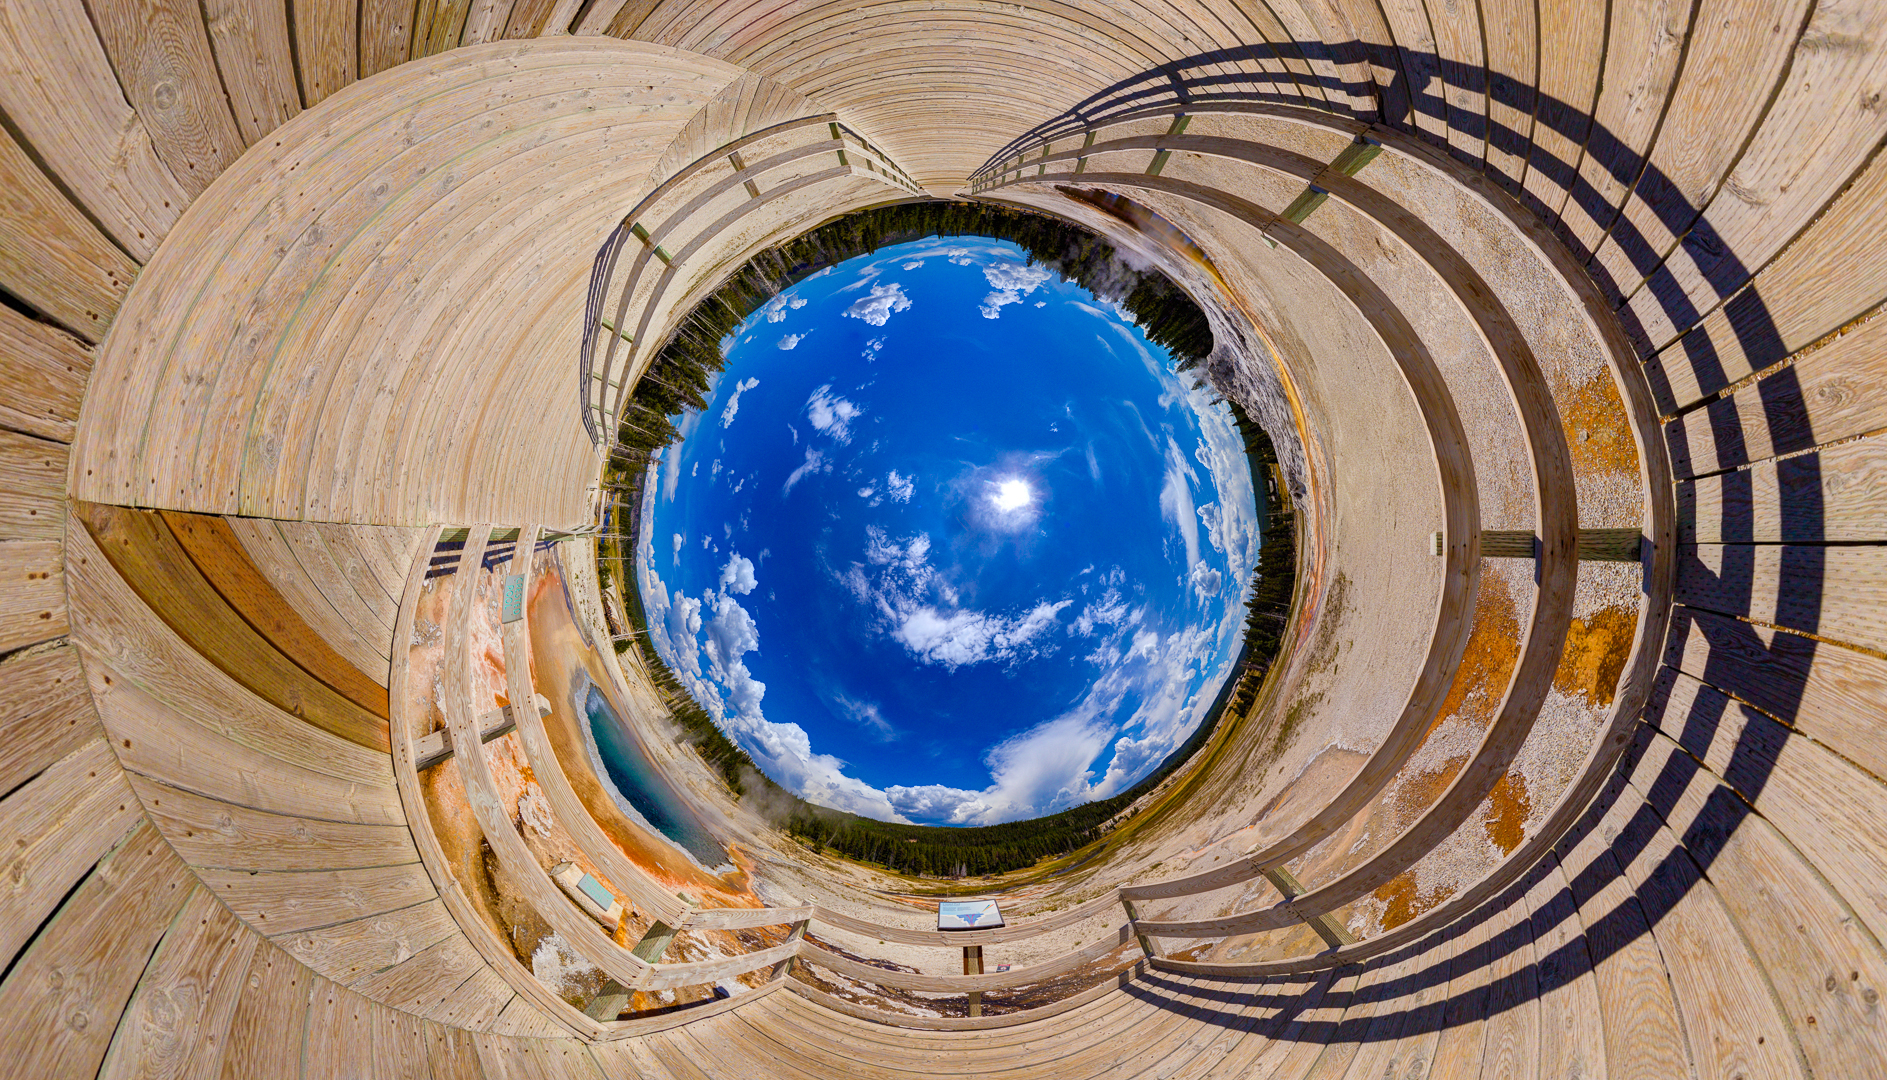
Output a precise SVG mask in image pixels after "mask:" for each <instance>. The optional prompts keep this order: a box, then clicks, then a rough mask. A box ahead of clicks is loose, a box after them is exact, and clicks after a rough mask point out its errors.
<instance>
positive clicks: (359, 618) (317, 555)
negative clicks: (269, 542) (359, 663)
mask: <svg viewBox="0 0 1887 1080" xmlns="http://www.w3.org/2000/svg"><path fill="white" fill-rule="evenodd" d="M276 528H277V530H278V531H280V532H281V534H282V536H283V537H284V538H285V539H286V540H287V541H288V542H289V544H290V546H291V547H293V549H294V551H295V558H296V559H297V560H298V561H299V562H300V563H301V566H302V569H304V570H306V571H307V572H308V578H309V580H311V581H313V582H314V583H315V585H316V586H317V587H318V588H319V589H320V590H321V593H322V595H324V596H326V597H327V598H328V602H329V603H331V604H333V605H334V610H335V611H336V612H338V613H339V614H340V616H341V619H342V620H343V621H344V622H346V624H347V627H348V629H349V630H350V631H352V633H353V635H354V638H355V640H356V641H358V642H359V645H358V647H356V648H354V649H352V650H351V651H352V652H354V653H356V654H358V655H361V656H366V655H370V654H371V655H373V656H376V657H378V658H379V660H380V662H381V663H382V664H384V663H386V662H387V660H388V652H389V641H388V638H389V637H390V636H391V634H392V632H393V627H392V625H391V624H390V623H387V622H382V621H381V619H380V614H379V612H378V611H376V610H374V609H372V608H369V607H368V606H367V605H366V603H365V602H363V601H362V600H361V598H360V593H359V591H358V590H359V589H360V587H361V586H363V585H365V586H368V587H370V588H378V587H379V583H378V582H377V581H374V580H372V579H370V578H369V577H368V573H367V570H366V568H365V567H363V566H361V565H360V564H359V563H358V561H355V562H354V563H353V564H352V565H348V564H346V563H343V562H341V561H339V560H336V559H335V557H334V553H333V552H332V551H330V550H329V549H328V545H327V541H326V540H325V539H323V538H322V535H321V533H320V532H319V531H317V530H316V529H315V528H314V526H313V525H311V524H309V523H307V522H302V521H279V522H276Z"/></svg>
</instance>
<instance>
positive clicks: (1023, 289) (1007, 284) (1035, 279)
mask: <svg viewBox="0 0 1887 1080" xmlns="http://www.w3.org/2000/svg"><path fill="white" fill-rule="evenodd" d="M1054 276H1055V275H1054V273H1053V272H1052V271H1050V270H1049V269H1048V268H1047V267H1045V266H1024V265H1023V264H1021V263H1013V262H999V263H992V264H990V265H989V266H985V267H983V277H984V278H985V279H986V280H987V281H988V282H989V287H990V288H991V289H994V290H995V291H994V292H992V293H990V294H989V295H988V296H985V297H983V318H985V319H994V318H997V317H998V316H1000V315H1001V314H1002V309H1003V306H1004V305H1005V304H1019V303H1021V302H1022V298H1023V297H1025V296H1027V295H1029V294H1030V293H1032V292H1034V291H1035V290H1036V289H1037V288H1040V287H1041V285H1042V284H1043V283H1044V282H1046V281H1048V279H1049V278H1052V277H1054Z"/></svg>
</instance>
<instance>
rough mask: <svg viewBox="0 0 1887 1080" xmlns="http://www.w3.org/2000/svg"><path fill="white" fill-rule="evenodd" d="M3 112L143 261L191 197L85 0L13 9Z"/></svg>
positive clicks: (0, 81) (2, 40)
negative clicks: (129, 96) (161, 152)
mask: <svg viewBox="0 0 1887 1080" xmlns="http://www.w3.org/2000/svg"><path fill="white" fill-rule="evenodd" d="M0 111H4V112H5V113H6V117H7V120H8V123H9V126H10V127H11V129H12V130H13V131H15V132H17V133H18V134H19V135H20V136H21V137H22V138H23V139H25V140H26V142H27V143H28V144H29V145H31V146H32V148H33V151H34V153H35V155H36V156H37V157H38V159H39V160H40V161H43V162H45V163H46V167H47V168H48V169H49V170H51V172H52V173H53V175H54V176H56V177H58V179H59V182H60V184H61V185H63V187H64V188H65V190H67V191H69V192H71V193H72V195H73V197H75V198H76V199H78V200H79V202H80V203H82V204H83V205H84V207H85V209H86V210H87V211H88V212H89V213H90V215H91V217H92V219H93V220H95V221H97V222H98V223H99V224H100V225H102V226H103V227H104V229H105V231H106V232H107V233H109V234H110V235H111V238H112V239H113V240H115V241H117V243H118V246H119V247H121V248H123V249H124V250H125V251H126V252H127V253H129V254H130V255H131V257H132V258H134V259H137V260H138V261H140V262H144V261H148V260H149V259H150V257H151V254H152V253H153V252H155V251H156V250H157V244H158V241H160V240H162V239H163V238H164V234H165V233H168V232H169V231H170V229H171V226H173V225H175V224H176V223H177V218H178V216H179V215H181V214H182V213H183V209H184V207H186V206H188V205H189V204H190V195H189V193H188V192H187V191H186V190H185V189H184V187H183V186H182V185H181V184H179V183H178V182H177V179H176V177H174V176H172V175H171V172H170V169H169V168H168V167H167V166H166V165H165V164H164V162H163V160H162V159H161V158H160V157H159V156H158V153H157V149H156V147H155V146H153V145H152V142H151V135H150V132H149V131H148V130H147V129H146V128H145V126H144V123H143V121H142V120H141V119H140V118H139V116H138V114H137V113H136V112H135V111H134V110H133V109H132V108H131V106H130V105H129V104H128V103H127V102H126V101H125V97H124V92H123V91H122V90H121V89H120V88H119V85H118V77H117V76H116V75H115V74H114V73H113V72H112V70H111V61H110V59H108V58H107V57H106V56H105V49H104V46H103V45H101V44H100V43H99V40H98V34H97V33H96V32H95V31H94V30H93V29H92V21H91V18H90V16H88V15H87V14H86V11H85V4H84V2H83V0H42V2H40V3H32V4H21V5H18V6H16V7H14V8H12V9H11V10H10V12H9V18H8V19H7V20H6V21H5V23H4V24H0ZM126 281H127V283H129V279H128V278H127V279H126ZM61 321H62V322H63V321H64V320H63V319H62V320H61ZM68 325H70V324H68ZM72 329H74V330H78V329H80V327H78V326H72Z"/></svg>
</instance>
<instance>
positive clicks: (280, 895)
mask: <svg viewBox="0 0 1887 1080" xmlns="http://www.w3.org/2000/svg"><path fill="white" fill-rule="evenodd" d="M196 871H197V876H198V877H199V878H202V879H203V884H204V885H205V886H206V887H208V888H209V889H210V890H211V891H212V892H214V893H215V894H216V897H217V899H219V900H221V901H222V902H223V903H224V904H227V905H228V906H229V909H230V910H231V911H234V912H235V913H236V914H237V915H239V916H241V917H242V919H243V920H244V921H245V922H247V923H249V924H250V925H251V926H254V927H255V928H256V929H257V930H260V931H261V932H262V933H264V934H266V935H270V936H274V935H279V934H289V933H294V932H295V931H298V930H316V929H320V928H321V927H325V926H333V925H335V924H336V923H344V922H348V921H350V920H353V919H362V918H366V917H368V916H372V915H378V914H381V913H383V912H388V911H395V910H398V909H400V908H406V907H411V906H412V905H414V904H418V903H422V902H424V901H426V900H431V899H432V898H433V897H435V896H437V895H438V892H437V890H435V889H434V888H433V884H432V878H431V877H429V876H427V874H426V869H425V867H423V866H420V865H418V864H416V863H407V864H405V865H402V866H370V867H363V868H361V869H356V870H281V871H273V872H264V871H259V870H222V869H217V868H214V867H197V868H196Z"/></svg>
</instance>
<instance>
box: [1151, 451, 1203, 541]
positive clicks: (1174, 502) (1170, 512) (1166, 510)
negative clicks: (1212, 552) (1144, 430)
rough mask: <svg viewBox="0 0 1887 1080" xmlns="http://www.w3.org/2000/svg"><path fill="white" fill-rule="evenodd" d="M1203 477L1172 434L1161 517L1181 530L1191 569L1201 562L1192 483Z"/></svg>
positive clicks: (1163, 486)
mask: <svg viewBox="0 0 1887 1080" xmlns="http://www.w3.org/2000/svg"><path fill="white" fill-rule="evenodd" d="M1198 479H1199V474H1198V473H1196V472H1194V471H1193V468H1192V466H1191V465H1189V464H1187V463H1186V458H1185V456H1184V455H1182V454H1181V453H1180V452H1179V444H1178V443H1176V442H1174V441H1173V439H1172V436H1170V435H1169V436H1167V439H1166V479H1165V481H1164V482H1163V483H1162V484H1161V485H1160V516H1161V517H1163V518H1165V519H1166V520H1168V521H1170V522H1172V523H1173V524H1174V525H1175V526H1177V527H1178V529H1179V538H1180V540H1181V541H1182V542H1183V543H1184V544H1185V545H1186V567H1187V569H1188V570H1191V569H1192V568H1193V567H1195V566H1197V565H1199V518H1198V517H1197V516H1196V515H1195V514H1194V513H1193V506H1192V485H1193V483H1195V482H1197V481H1198Z"/></svg>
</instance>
